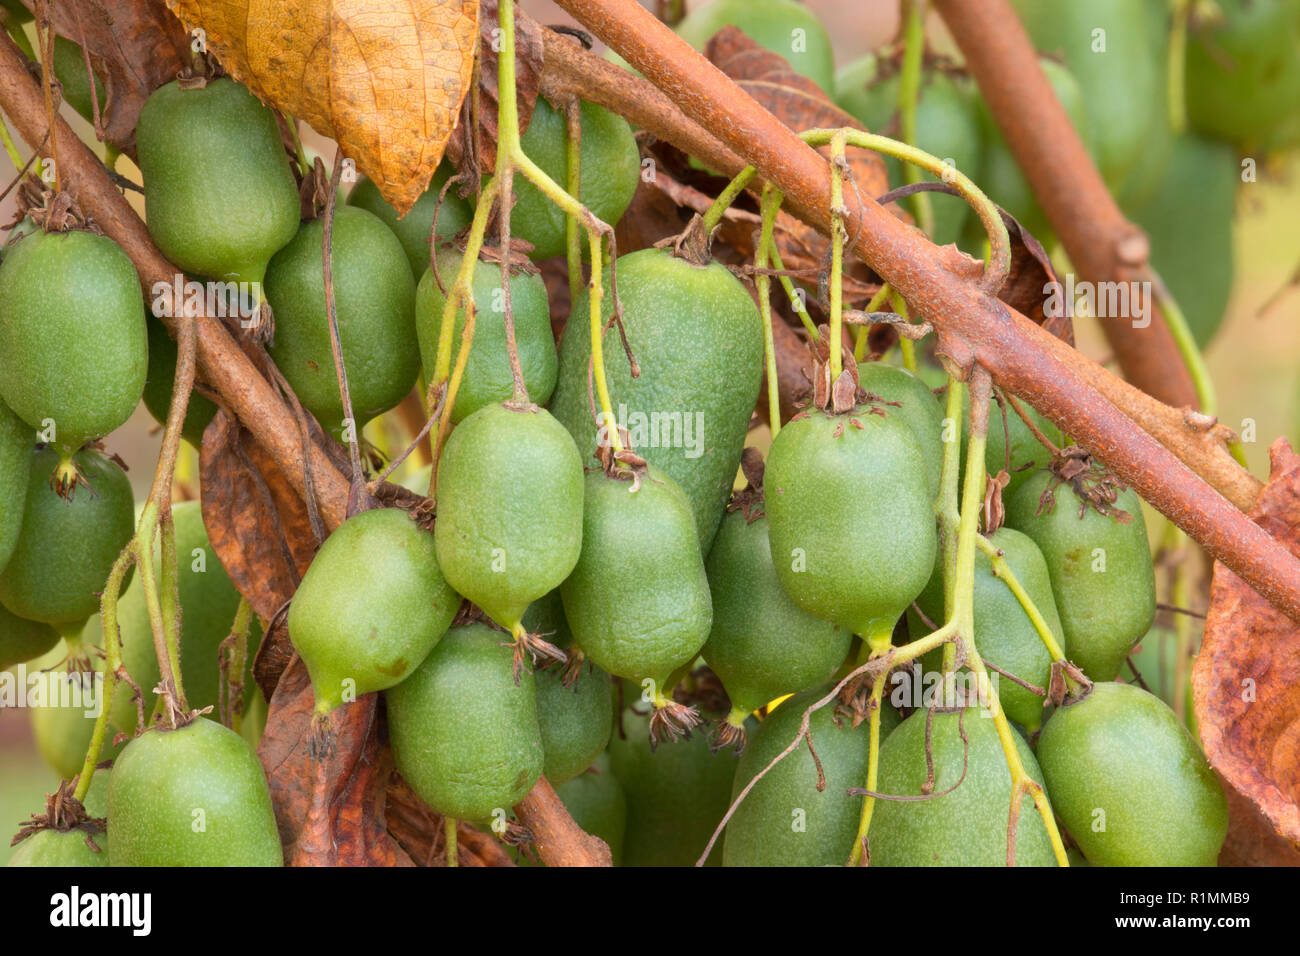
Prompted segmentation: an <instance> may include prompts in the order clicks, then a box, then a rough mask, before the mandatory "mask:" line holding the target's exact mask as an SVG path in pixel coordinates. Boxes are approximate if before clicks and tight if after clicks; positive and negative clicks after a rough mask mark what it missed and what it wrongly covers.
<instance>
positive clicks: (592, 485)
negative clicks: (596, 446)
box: [560, 466, 713, 688]
mask: <svg viewBox="0 0 1300 956" xmlns="http://www.w3.org/2000/svg"><path fill="white" fill-rule="evenodd" d="M560 596H561V598H562V599H563V601H564V615H565V617H566V618H567V619H568V622H569V629H570V630H571V631H572V632H573V638H574V641H575V642H576V643H577V645H578V646H579V647H581V648H582V650H583V651H584V652H585V653H586V655H587V657H589V658H590V659H591V660H592V661H594V662H595V663H596V664H598V665H599V666H600V667H603V668H604V669H605V670H607V671H609V673H611V674H613V675H614V676H615V677H627V678H633V679H640V678H645V677H651V678H654V680H655V682H656V685H657V686H658V687H660V688H663V687H664V686H665V682H666V681H667V679H668V677H669V675H670V674H671V673H672V672H673V670H674V669H676V668H677V667H679V666H681V665H682V664H685V663H687V662H689V661H690V660H692V659H693V658H694V657H695V655H696V654H698V653H699V651H700V648H701V647H703V646H704V642H705V640H706V639H707V638H708V636H709V627H710V625H711V624H712V619H713V605H712V601H711V599H710V597H709V579H708V576H707V575H706V574H705V571H704V559H703V557H701V556H700V552H699V548H698V546H697V545H696V538H695V525H694V523H693V522H692V520H691V512H690V503H689V502H688V501H687V500H686V496H685V494H683V492H682V490H681V489H680V488H679V487H678V486H677V484H676V482H674V481H673V480H672V479H671V478H669V477H668V476H667V475H665V474H664V473H663V472H662V471H660V470H659V469H658V468H655V467H653V466H652V467H650V468H649V470H648V471H647V473H646V474H645V476H644V477H643V478H642V479H641V483H640V487H639V488H637V489H636V490H635V491H634V490H633V483H632V482H631V481H620V480H616V479H614V478H608V477H606V476H605V473H604V472H603V471H592V472H588V473H587V476H586V497H585V499H584V502H583V516H582V555H581V557H579V558H578V564H577V566H576V567H575V568H574V569H573V573H572V574H571V575H569V577H568V578H567V579H566V580H565V582H564V583H563V584H562V585H560Z"/></svg>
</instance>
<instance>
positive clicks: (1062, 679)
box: [1047, 661, 1093, 707]
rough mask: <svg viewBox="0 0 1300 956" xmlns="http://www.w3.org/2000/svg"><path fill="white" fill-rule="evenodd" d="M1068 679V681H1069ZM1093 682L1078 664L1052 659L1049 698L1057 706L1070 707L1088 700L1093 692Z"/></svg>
mask: <svg viewBox="0 0 1300 956" xmlns="http://www.w3.org/2000/svg"><path fill="white" fill-rule="evenodd" d="M1067 681H1068V683H1067ZM1092 688H1093V682H1092V681H1091V680H1090V679H1089V678H1088V675H1087V674H1085V673H1084V672H1083V671H1082V670H1081V669H1080V668H1079V666H1078V665H1077V664H1074V663H1072V662H1071V661H1052V676H1051V680H1050V682H1049V683H1048V685H1047V699H1048V700H1049V701H1051V702H1052V704H1053V705H1054V706H1056V707H1069V706H1070V705H1071V704H1077V703H1079V701H1082V700H1087V699H1088V697H1089V696H1090V695H1091V694H1092Z"/></svg>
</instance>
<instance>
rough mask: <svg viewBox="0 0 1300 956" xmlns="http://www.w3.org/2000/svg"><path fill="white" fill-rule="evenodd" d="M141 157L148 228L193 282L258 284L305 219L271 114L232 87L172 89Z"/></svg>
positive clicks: (140, 141)
mask: <svg viewBox="0 0 1300 956" xmlns="http://www.w3.org/2000/svg"><path fill="white" fill-rule="evenodd" d="M136 150H137V152H138V155H139V160H140V171H141V173H142V175H143V178H144V195H145V212H146V217H145V218H146V224H147V225H148V227H149V235H151V236H153V240H154V242H156V243H157V244H158V248H159V249H160V250H162V253H163V255H165V256H166V257H167V258H168V260H169V261H171V262H173V263H175V264H176V265H178V266H180V267H181V268H182V269H185V270H186V271H188V272H195V273H198V274H199V275H205V276H210V277H212V278H214V279H225V280H233V281H243V282H261V281H262V274H263V273H264V272H265V271H266V264H267V262H269V261H270V259H271V257H272V256H273V255H275V253H276V252H277V251H279V249H280V248H281V247H282V246H284V245H285V244H286V243H287V242H288V241H289V240H290V239H292V238H293V237H294V234H295V233H296V232H297V231H298V216H299V212H300V209H299V199H298V188H297V186H296V185H295V184H294V180H293V173H291V172H290V171H289V161H288V157H287V156H286V154H285V151H284V146H283V145H282V144H281V142H280V129H279V127H278V126H277V125H276V121H275V116H274V115H273V114H272V113H271V111H270V110H269V109H267V107H265V106H263V105H262V103H261V102H259V101H258V99H257V97H255V96H253V94H252V93H250V92H249V91H248V90H247V89H246V88H245V87H244V86H243V85H241V84H239V83H236V82H235V81H234V80H232V79H229V78H224V77H223V78H222V79H219V80H214V81H211V82H209V83H208V84H207V86H205V87H204V88H203V89H199V90H182V89H181V88H180V87H178V86H177V85H176V83H175V81H173V82H171V83H168V84H167V85H166V86H162V87H159V88H158V89H157V90H154V92H153V94H152V95H151V96H150V97H149V99H148V101H147V102H146V103H145V105H144V109H143V110H141V112H140V123H139V126H138V128H137V129H136ZM319 260H320V256H319V255H318V256H317V263H316V264H317V267H318V268H319V266H320V261H319Z"/></svg>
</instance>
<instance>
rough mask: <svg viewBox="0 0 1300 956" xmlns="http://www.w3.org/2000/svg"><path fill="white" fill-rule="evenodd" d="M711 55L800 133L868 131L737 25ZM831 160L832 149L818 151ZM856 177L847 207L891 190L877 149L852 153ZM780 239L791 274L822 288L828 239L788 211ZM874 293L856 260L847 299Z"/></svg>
mask: <svg viewBox="0 0 1300 956" xmlns="http://www.w3.org/2000/svg"><path fill="white" fill-rule="evenodd" d="M706 55H707V56H708V58H709V59H710V60H711V61H713V63H714V64H715V65H716V66H717V67H718V69H720V70H722V72H723V73H726V74H727V75H728V76H729V77H731V78H732V79H733V80H735V81H736V83H737V84H738V85H739V86H740V87H741V88H742V89H743V90H745V91H746V92H747V93H749V95H750V96H752V97H753V98H754V99H755V100H756V101H758V102H759V103H760V104H762V105H763V106H764V107H765V108H766V109H767V110H768V111H769V112H771V113H772V115H774V116H775V117H776V118H777V119H779V120H781V122H783V123H784V124H785V125H786V126H788V127H790V129H792V130H794V131H795V132H796V133H799V132H803V131H805V130H809V129H838V128H840V127H844V126H849V127H852V128H854V129H865V127H864V126H863V125H862V124H861V123H859V122H858V121H857V120H856V119H854V118H853V117H852V116H850V115H849V114H848V113H846V112H844V111H843V110H842V109H840V108H839V107H838V106H836V105H835V104H834V103H833V102H831V99H830V97H829V96H828V95H827V94H826V93H825V92H823V91H822V89H821V88H820V87H818V86H817V84H815V83H813V82H812V81H811V80H809V79H808V78H807V77H804V76H801V75H800V74H798V73H795V72H794V71H793V70H792V69H791V68H790V64H789V63H788V62H787V61H786V60H785V58H784V57H782V56H781V55H779V54H777V53H773V52H771V51H769V50H764V49H762V48H761V47H759V46H758V45H757V44H755V43H754V41H753V40H751V39H750V38H749V37H747V36H745V34H744V33H742V32H740V31H739V30H737V29H736V28H735V27H724V28H723V29H721V30H719V31H718V32H717V33H716V34H714V36H713V38H712V39H711V40H710V41H709V44H708V47H707V49H706ZM818 151H819V152H820V153H821V154H822V155H823V156H826V157H827V158H829V157H830V148H829V147H822V148H821V149H820V150H818ZM848 161H849V170H850V175H849V177H848V178H846V180H845V186H844V193H845V203H846V204H847V205H848V206H849V208H853V205H854V203H855V202H857V198H856V197H857V196H861V197H862V198H863V199H866V198H872V199H874V198H875V197H877V196H880V195H883V194H884V193H886V192H888V190H889V179H888V177H887V176H886V173H885V162H884V160H883V159H881V158H880V156H879V155H878V154H876V153H874V152H872V151H871V150H861V149H855V150H850V151H849V152H848ZM890 209H891V211H892V212H894V213H895V214H896V215H898V216H899V217H900V218H904V219H906V218H907V215H906V213H904V212H903V211H902V210H901V209H899V208H898V207H897V206H896V205H895V206H891V207H890ZM776 241H777V247H778V249H779V250H780V253H781V258H782V261H783V263H784V265H785V267H786V268H787V269H789V270H796V271H801V270H807V271H809V276H808V278H807V279H806V280H804V281H807V282H809V283H811V284H813V285H816V281H817V278H816V273H817V272H818V271H821V270H825V269H827V268H829V264H830V258H829V253H828V251H827V250H828V248H829V246H828V241H827V239H826V237H824V236H822V235H821V234H820V233H818V232H817V230H815V229H814V228H813V227H811V226H809V225H807V224H806V223H804V222H801V221H799V220H798V219H796V218H795V217H794V216H791V215H789V214H788V213H786V212H784V211H782V212H781V213H780V214H779V215H778V217H777V223H776ZM872 292H874V285H873V283H872V282H871V276H870V271H869V270H867V269H866V267H865V266H863V265H861V264H860V263H857V262H856V261H854V263H853V266H852V267H850V268H849V269H847V270H846V272H845V277H844V295H845V300H846V302H848V303H849V304H850V305H851V306H855V307H856V306H861V305H862V303H863V302H864V301H865V299H866V298H868V297H869V296H870V295H871V294H872Z"/></svg>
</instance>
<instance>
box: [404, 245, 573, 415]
mask: <svg viewBox="0 0 1300 956" xmlns="http://www.w3.org/2000/svg"><path fill="white" fill-rule="evenodd" d="M463 258H464V256H463V254H462V253H461V252H460V251H459V250H456V249H448V248H446V247H443V248H440V249H439V250H438V276H439V278H441V279H442V282H443V285H444V286H445V287H447V288H450V287H451V283H452V282H453V281H454V279H455V277H456V271H457V270H458V269H459V268H460V264H461V260H462V259H463ZM473 289H474V306H475V309H476V314H475V317H474V342H473V343H472V344H471V346H470V350H469V358H468V359H467V360H466V364H465V375H464V377H463V378H462V379H461V382H460V388H459V389H458V390H457V392H456V404H455V405H454V406H452V410H451V420H452V421H453V422H455V423H459V422H460V421H461V420H462V419H463V418H465V416H466V415H469V414H471V413H472V412H476V411H478V410H479V409H480V408H482V407H483V406H484V405H491V404H492V403H493V402H504V401H506V400H507V399H508V398H510V397H511V396H512V395H513V394H514V379H513V377H512V376H511V372H510V355H509V353H508V352H507V351H506V316H505V305H504V304H503V303H504V300H503V298H502V291H501V267H500V266H499V265H496V264H493V263H487V262H482V261H479V262H476V263H475V264H474V281H473ZM446 303H447V297H446V296H445V295H443V294H442V292H441V291H440V290H439V289H438V283H437V282H436V281H435V280H434V277H433V270H432V269H426V270H425V272H424V276H423V278H421V279H420V284H419V285H418V286H417V287H416V289H415V331H416V334H417V335H418V336H419V340H420V359H421V362H422V363H423V365H424V374H425V378H426V379H428V380H429V381H432V380H433V377H434V369H435V368H436V367H437V364H438V336H439V333H440V332H441V330H442V309H443V306H444V305H446ZM510 305H511V309H512V311H513V312H514V317H515V347H516V349H517V350H518V352H519V367H520V369H521V370H522V371H523V373H524V385H525V386H526V387H527V388H528V397H529V398H530V399H531V400H532V401H534V402H536V403H537V404H538V405H545V404H546V403H547V401H548V400H549V399H550V397H551V392H553V391H554V390H555V375H556V370H557V367H558V366H559V358H558V357H557V355H556V352H555V337H554V336H553V335H552V334H551V312H550V305H549V303H548V302H547V298H546V283H545V282H544V281H543V280H542V277H541V274H540V273H536V272H533V273H520V274H518V275H512V276H511V277H510ZM498 310H500V311H498ZM464 331H465V313H464V312H463V311H459V312H457V313H456V329H455V333H454V338H453V339H452V355H451V367H452V368H454V367H455V365H456V359H457V357H458V356H459V354H460V348H461V336H462V335H463V333H464Z"/></svg>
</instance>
